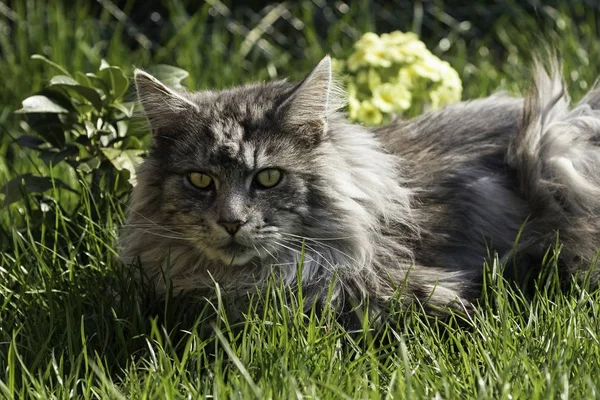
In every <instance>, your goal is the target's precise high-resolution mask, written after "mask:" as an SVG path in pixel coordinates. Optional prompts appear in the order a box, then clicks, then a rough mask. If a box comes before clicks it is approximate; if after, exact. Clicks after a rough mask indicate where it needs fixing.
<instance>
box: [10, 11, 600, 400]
mask: <svg viewBox="0 0 600 400" xmlns="http://www.w3.org/2000/svg"><path fill="white" fill-rule="evenodd" d="M185 3H186V2H184V1H183V0H162V1H154V2H142V1H131V0H129V1H119V2H110V1H106V0H102V1H98V2H88V1H74V2H66V1H65V2H63V1H52V2H47V1H41V0H27V1H25V0H15V1H9V2H8V3H6V2H0V32H1V34H0V71H2V73H1V74H0V76H1V77H2V79H1V80H0V81H1V82H2V91H0V187H1V186H3V185H4V183H5V182H8V181H10V180H11V179H13V178H15V177H16V176H18V175H20V174H25V173H31V174H33V175H35V176H41V177H50V178H51V181H52V182H54V183H53V185H54V187H49V188H48V190H46V191H44V192H43V193H37V192H36V193H29V194H25V195H24V196H23V198H22V199H19V200H18V201H15V202H12V203H11V204H10V205H8V204H5V203H8V201H7V195H6V194H5V193H0V202H1V203H2V204H3V205H2V206H1V207H2V208H1V211H0V252H1V253H0V256H1V259H0V398H7V399H10V398H72V397H73V398H101V399H105V398H115V399H116V398H148V399H155V398H169V399H170V398H173V399H176V398H201V397H212V398H300V397H307V398H334V399H342V398H444V399H450V398H482V399H487V398H490V399H496V398H506V399H517V398H527V399H548V398H559V397H560V398H565V399H566V398H569V397H570V398H573V399H584V398H600V342H599V340H600V337H599V336H600V291H598V290H597V289H595V288H590V287H589V286H588V285H586V284H585V283H581V284H575V285H572V286H569V287H564V286H561V285H559V284H558V282H557V278H556V274H555V272H556V259H557V256H558V255H559V253H560V250H561V246H560V243H557V245H556V246H554V247H553V248H551V249H548V253H547V257H546V260H545V261H546V262H545V271H546V273H545V274H544V276H543V277H542V278H540V279H539V281H538V282H537V285H536V287H535V288H534V289H533V290H529V291H527V292H526V293H523V292H522V291H521V290H520V289H519V288H517V287H515V286H514V285H512V284H511V283H510V282H506V281H505V280H504V279H503V278H502V277H501V271H502V268H503V266H502V265H500V264H499V263H498V261H497V259H496V258H495V256H494V254H490V256H489V260H488V262H487V263H486V264H485V265H483V263H482V268H485V269H486V275H485V276H486V284H485V290H484V294H483V296H482V298H481V299H480V301H479V302H478V305H477V307H476V310H475V311H474V313H473V315H471V316H469V317H465V316H462V315H451V316H449V317H448V318H444V319H439V318H435V317H428V316H425V315H424V314H423V312H422V310H420V309H419V308H418V307H417V306H415V307H413V308H411V309H409V310H398V311H396V312H393V313H391V315H390V317H389V318H388V319H387V320H386V321H383V322H381V321H380V323H377V324H371V323H369V322H368V321H369V320H370V318H368V317H369V316H364V317H365V318H363V319H362V320H363V323H362V326H353V327H351V328H350V329H348V328H347V327H344V326H342V324H340V321H337V320H336V317H335V315H334V314H333V313H332V312H331V310H324V311H322V312H317V311H316V310H313V311H312V312H309V313H303V312H302V311H301V310H300V307H299V304H301V302H302V293H301V291H300V292H291V291H290V290H289V289H288V288H285V287H281V286H280V285H279V284H278V282H276V281H273V282H272V283H271V286H270V288H269V289H268V290H266V291H265V293H264V294H262V295H261V296H255V297H254V298H252V299H251V301H250V305H249V306H246V307H245V308H244V309H242V310H241V313H240V312H238V311H240V310H239V309H236V310H237V311H236V312H234V311H233V310H234V309H235V308H234V307H229V306H228V304H227V302H226V301H224V300H222V299H221V298H220V297H219V296H218V292H217V293H216V294H215V298H214V299H212V300H211V301H206V302H201V301H197V300H194V299H190V298H184V297H172V296H168V297H167V298H166V299H164V300H162V299H157V298H156V297H155V296H154V295H153V293H152V291H151V290H149V289H148V288H147V287H146V286H145V285H144V284H143V283H138V282H136V281H135V280H134V279H132V276H133V273H134V272H133V268H127V267H125V266H123V265H121V264H120V263H119V262H118V260H117V250H116V249H117V244H116V239H117V237H118V234H119V227H120V225H121V224H122V223H123V218H124V214H125V212H126V209H127V201H128V190H120V189H119V190H116V189H115V188H116V186H117V184H118V182H116V183H115V182H112V184H111V185H108V184H106V182H105V181H102V180H98V181H95V180H94V179H93V178H92V177H91V175H92V174H88V175H86V174H84V173H81V174H78V173H74V172H73V169H72V168H70V167H68V166H66V165H64V164H59V165H56V166H51V165H49V164H48V163H46V162H44V160H42V159H41V158H40V157H39V154H40V153H39V152H37V151H34V150H31V149H27V148H24V147H23V146H22V143H23V141H22V140H21V141H19V138H20V137H22V136H23V135H24V134H30V133H29V132H27V130H28V127H27V125H26V124H24V123H23V115H22V114H15V113H14V111H15V110H17V109H19V108H21V101H22V100H23V99H25V98H27V97H28V96H31V95H32V94H34V93H35V92H37V91H38V90H40V89H41V88H42V87H43V85H44V84H46V83H47V82H48V80H49V79H50V78H51V77H52V76H54V75H56V73H57V71H56V70H55V69H54V68H53V67H51V66H50V65H49V64H48V63H46V62H42V61H40V60H39V58H38V59H32V58H31V56H32V55H33V54H39V55H43V56H44V57H47V58H48V59H50V60H52V61H53V62H56V63H58V64H59V65H61V66H63V67H64V68H65V69H66V70H67V71H71V72H74V71H81V72H95V71H98V68H99V67H100V66H101V65H103V64H101V62H102V60H103V59H104V60H106V62H107V63H108V64H110V65H113V66H117V67H119V68H120V69H122V71H123V72H124V74H125V76H128V77H131V73H132V71H133V68H134V66H137V67H143V68H149V67H151V66H152V65H157V64H170V65H174V66H177V67H179V68H182V69H184V70H186V71H188V72H189V74H190V75H189V77H188V79H187V80H186V82H185V83H186V85H187V86H188V87H189V88H198V89H199V88H223V87H228V86H232V85H236V84H240V83H244V82H249V81H254V80H267V79H271V78H278V77H286V76H290V77H291V78H294V79H297V78H300V77H301V76H303V75H304V74H305V73H307V72H308V71H309V70H310V68H311V67H312V66H313V65H314V64H315V63H316V62H317V61H318V60H319V59H320V58H321V57H322V56H323V55H325V54H326V53H330V54H331V55H332V56H334V57H339V58H343V57H345V56H347V55H348V54H349V53H350V52H351V51H352V44H353V43H354V42H355V41H356V40H357V39H358V38H359V37H360V36H361V34H362V33H365V32H369V31H375V32H378V33H383V32H387V31H391V30H395V29H400V30H404V31H414V32H416V33H418V34H420V35H421V38H422V40H423V41H425V43H426V44H427V45H428V48H429V49H431V51H432V52H433V53H434V54H436V55H437V56H438V57H440V58H442V59H444V60H446V61H448V62H450V64H451V65H452V66H453V67H454V68H455V69H456V70H457V71H458V72H459V74H460V76H461V79H462V82H463V87H464V90H463V99H472V98H477V97H482V96H486V95H489V94H491V93H493V92H494V91H497V90H506V91H509V92H510V93H513V94H515V95H518V94H522V93H525V91H526V90H527V89H528V87H529V86H530V74H529V68H528V66H529V63H530V61H531V59H532V56H533V54H534V53H535V51H536V49H542V48H543V46H544V45H547V44H549V43H551V44H552V45H553V46H555V47H556V48H557V49H558V52H559V53H560V54H561V56H562V59H563V62H564V71H565V77H566V80H567V82H568V85H569V88H570V91H571V94H572V96H573V97H574V98H575V99H578V98H580V97H581V96H582V95H583V94H585V92H586V90H588V89H589V88H590V87H592V86H593V85H594V84H595V81H596V79H597V77H598V76H600V63H599V62H598V60H600V40H599V39H600V3H599V2H598V1H596V0H590V1H586V2H584V1H573V2H570V3H569V4H568V5H567V2H561V1H554V2H546V5H544V6H541V5H538V6H534V4H537V2H533V1H531V2H526V1H522V2H521V1H500V0H496V1H483V0H479V1H474V2H472V3H471V4H470V5H469V6H465V5H464V4H466V3H464V2H459V1H446V2H444V1H422V2H416V3H415V4H411V2H406V1H397V2H381V1H380V2H377V1H356V2H351V3H352V4H350V5H349V6H348V5H346V4H345V3H343V2H341V1H340V2H325V1H307V0H301V1H298V2H288V3H285V4H281V5H279V6H277V5H273V6H271V7H268V8H266V9H265V8H263V7H264V5H263V4H262V3H261V2H250V4H251V7H234V4H233V2H231V1H229V2H221V1H219V0H210V1H206V2H202V3H200V2H198V5H197V6H194V7H191V6H186V4H185ZM237 3H239V4H241V2H237ZM549 4H551V5H549ZM152 7H155V8H152ZM125 98H126V99H129V100H132V99H133V98H134V93H132V91H131V89H130V90H129V91H128V92H127V93H126V94H125ZM130 129H131V132H138V133H139V132H141V133H140V135H142V134H143V133H144V131H143V127H142V126H141V125H139V124H138V123H137V121H134V122H132V123H131V128H130ZM448 134H452V132H448ZM19 143H21V145H20V144H19ZM136 143H137V142H136ZM145 143H147V140H146V139H145V137H144V136H143V135H142V136H140V141H139V145H140V146H145ZM58 182H64V183H65V184H66V185H68V186H70V187H71V188H72V189H73V190H66V189H64V188H61V187H60V185H59V184H58ZM126 187H127V186H126ZM120 188H121V189H122V186H121V187H120Z"/></svg>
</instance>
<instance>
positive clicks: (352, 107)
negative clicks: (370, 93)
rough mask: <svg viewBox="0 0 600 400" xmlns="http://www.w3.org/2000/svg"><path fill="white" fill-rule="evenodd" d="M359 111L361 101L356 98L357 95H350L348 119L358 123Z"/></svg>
mask: <svg viewBox="0 0 600 400" xmlns="http://www.w3.org/2000/svg"><path fill="white" fill-rule="evenodd" d="M359 110H360V100H358V99H357V98H356V94H355V93H348V118H350V119H351V120H353V121H356V120H357V119H358V112H359Z"/></svg>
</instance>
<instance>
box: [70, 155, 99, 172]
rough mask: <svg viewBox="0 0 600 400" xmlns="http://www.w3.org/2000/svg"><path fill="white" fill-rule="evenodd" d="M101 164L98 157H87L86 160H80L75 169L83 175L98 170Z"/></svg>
mask: <svg viewBox="0 0 600 400" xmlns="http://www.w3.org/2000/svg"><path fill="white" fill-rule="evenodd" d="M101 163H102V161H101V160H100V158H99V157H88V158H85V159H83V160H81V161H80V162H79V163H78V164H77V165H76V168H77V169H78V170H80V171H81V172H83V173H86V174H89V173H90V172H92V171H93V170H95V169H98V168H99V167H100V164H101Z"/></svg>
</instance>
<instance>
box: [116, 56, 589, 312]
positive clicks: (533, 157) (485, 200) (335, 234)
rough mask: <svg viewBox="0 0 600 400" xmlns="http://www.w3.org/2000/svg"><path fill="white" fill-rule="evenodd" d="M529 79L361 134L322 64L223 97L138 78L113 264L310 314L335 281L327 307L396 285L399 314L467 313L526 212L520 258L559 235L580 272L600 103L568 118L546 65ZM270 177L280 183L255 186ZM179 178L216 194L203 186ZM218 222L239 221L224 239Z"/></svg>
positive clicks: (381, 295) (178, 288)
mask: <svg viewBox="0 0 600 400" xmlns="http://www.w3.org/2000/svg"><path fill="white" fill-rule="evenodd" d="M536 76H537V78H536V84H535V89H534V90H533V92H532V94H531V95H530V96H529V97H527V99H526V100H525V101H523V100H522V99H515V98H511V97H508V96H506V95H501V94H499V95H494V96H491V97H489V98H486V99H481V100H475V101H471V102H465V103H460V104H457V105H454V106H450V107H447V108H445V109H443V110H440V111H435V112H430V113H428V114H425V115H423V116H421V117H419V118H416V119H414V120H409V121H400V120H398V121H395V122H393V123H391V124H390V125H388V126H385V127H382V128H379V129H375V130H373V131H370V130H368V129H366V128H364V127H361V126H358V125H352V124H349V123H348V122H347V121H346V120H345V119H344V117H343V116H342V115H341V114H339V113H338V112H337V111H336V110H337V109H338V107H339V105H340V104H342V102H341V99H342V97H341V96H340V95H339V90H338V89H336V88H337V86H336V85H335V82H334V80H333V79H332V77H331V65H330V60H329V58H325V59H324V60H323V61H322V62H321V63H319V65H318V66H317V67H316V68H315V69H314V70H313V71H312V72H311V73H310V74H309V75H308V77H307V78H306V79H305V80H303V81H302V82H300V83H298V84H292V83H287V82H285V81H278V82H272V83H266V84H255V85H248V86H242V87H238V88H234V89H229V90H224V91H220V92H209V91H206V92H198V93H177V92H174V91H173V90H171V89H168V88H166V87H165V86H163V85H162V84H161V83H159V82H158V81H156V80H155V79H153V78H152V77H151V76H149V75H147V74H145V73H143V72H141V71H136V76H135V80H136V86H137V89H138V94H139V97H140V101H141V103H142V105H143V107H144V110H145V113H146V115H147V117H148V119H149V121H150V123H151V127H152V130H153V134H154V137H153V149H152V151H151V154H150V157H149V158H148V159H147V160H146V161H145V162H144V164H143V165H142V166H141V168H140V170H139V175H138V181H139V183H138V185H137V187H136V188H135V189H134V192H133V198H132V203H131V210H130V213H129V217H128V222H127V225H126V227H125V229H124V234H123V238H122V245H123V249H122V253H121V257H122V259H123V261H125V262H126V263H132V262H133V261H134V260H135V259H136V258H137V257H139V259H140V261H141V265H142V267H143V271H144V273H145V274H146V275H147V276H149V277H150V278H151V279H152V280H153V282H155V284H156V287H157V289H158V290H159V292H164V291H165V290H166V287H167V283H166V282H169V284H170V285H171V287H172V289H173V291H174V292H175V293H177V292H182V291H185V292H194V293H199V294H202V295H204V294H207V293H210V292H212V291H213V290H214V285H215V282H216V283H217V284H219V286H220V287H221V290H222V291H225V292H226V293H231V294H242V293H246V292H251V291H253V290H257V289H258V290H260V287H261V284H262V283H264V282H265V280H266V278H267V277H268V276H269V275H270V274H271V273H272V272H274V273H275V274H277V275H278V276H280V277H281V278H282V279H283V280H284V281H285V282H286V283H287V284H289V285H291V286H293V287H295V286H297V285H299V284H301V285H302V286H303V290H304V293H305V295H306V298H307V299H308V300H307V305H310V304H312V302H313V301H314V300H323V299H325V296H326V295H327V293H328V290H329V288H330V286H331V285H333V286H332V288H333V293H332V294H333V300H334V301H337V300H341V301H343V300H348V299H353V300H355V301H361V300H364V299H367V300H368V301H369V302H370V304H371V305H374V306H378V305H382V304H385V302H386V301H388V300H389V299H390V297H391V296H394V295H395V293H396V292H397V291H398V290H400V292H401V293H402V297H401V299H402V300H403V301H404V302H405V303H409V302H411V301H414V300H418V301H419V302H421V303H423V304H426V305H427V306H428V307H431V308H437V307H442V308H447V307H454V308H456V307H458V308H463V307H464V306H465V305H467V304H468V303H469V301H470V300H471V299H472V298H473V297H474V296H476V294H477V292H478V288H479V282H480V279H481V273H482V266H483V263H484V260H485V258H486V256H487V255H488V249H491V250H492V251H495V252H497V253H498V254H499V255H500V256H503V255H506V254H509V253H510V252H511V251H512V250H513V242H514V240H515V237H516V235H517V233H518V231H519V229H520V228H521V226H522V225H523V223H524V222H525V221H526V220H527V219H528V221H529V222H528V223H527V225H526V229H525V231H524V235H525V236H526V237H525V238H524V239H523V241H524V243H528V245H529V246H528V247H527V249H523V251H524V252H526V251H531V252H534V253H535V252H536V251H540V249H543V248H545V247H546V246H548V245H550V244H552V243H554V239H555V235H556V232H560V236H561V238H562V239H563V241H564V242H565V243H566V244H567V246H566V247H565V251H563V253H562V254H563V256H564V262H565V265H566V266H567V267H566V268H567V269H568V270H569V271H570V272H575V270H576V268H577V266H578V265H581V262H582V261H583V262H586V261H590V260H591V258H592V256H593V253H594V251H595V250H596V248H597V247H599V246H600V237H599V235H600V224H599V222H598V221H599V220H598V218H597V217H596V216H597V215H598V213H599V212H600V201H599V200H598V199H599V197H598V194H600V174H599V173H598V172H597V169H598V168H597V165H598V164H599V163H600V149H598V148H597V144H598V143H599V141H598V137H599V135H600V114H599V112H598V111H595V110H593V109H592V106H590V105H596V104H599V103H600V94H598V92H591V93H590V94H589V95H588V97H586V99H584V100H583V101H582V103H581V104H579V105H577V106H576V107H575V108H573V109H570V105H569V104H570V101H569V98H568V96H567V94H566V92H565V90H564V86H563V84H562V81H561V80H560V79H559V75H558V72H557V69H556V68H555V69H554V70H553V71H552V74H551V75H550V76H549V75H548V74H547V73H546V72H545V71H544V70H543V69H542V68H539V67H538V69H537V72H536ZM267 167H277V168H280V169H281V170H283V173H284V178H283V180H282V181H281V183H280V184H279V185H277V186H275V187H273V188H271V189H259V188H257V187H256V185H254V184H253V183H252V177H253V174H255V173H256V172H257V171H259V170H261V169H263V168H267ZM188 172H206V173H209V174H210V175H211V176H214V177H215V178H216V181H217V185H216V187H215V188H214V189H212V190H210V191H202V190H199V189H197V188H195V187H193V186H192V185H191V184H190V183H189V182H187V180H186V173H188ZM224 218H225V219H228V220H231V219H234V220H240V221H244V222H245V224H244V225H243V226H242V228H241V229H240V231H239V232H238V233H237V234H236V235H235V236H234V239H232V237H231V236H230V235H229V234H228V233H227V232H226V231H225V230H224V229H223V227H221V226H219V224H218V221H219V220H222V219H224ZM231 240H235V241H237V243H240V244H241V245H243V246H237V245H236V246H233V247H232V246H229V247H226V246H227V243H229V241H231ZM244 246H245V247H244ZM303 248H304V264H303V270H302V278H301V279H302V282H297V277H298V276H297V275H298V274H297V264H298V261H299V259H300V254H301V250H302V249H303ZM532 249H533V250H532Z"/></svg>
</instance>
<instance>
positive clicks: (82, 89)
mask: <svg viewBox="0 0 600 400" xmlns="http://www.w3.org/2000/svg"><path fill="white" fill-rule="evenodd" d="M48 86H49V87H60V88H64V89H65V90H72V91H74V92H76V93H78V94H79V95H81V96H82V97H83V98H85V99H86V100H88V101H89V102H90V103H92V105H93V106H94V107H95V108H96V110H101V109H102V106H103V104H102V99H101V97H100V94H99V93H98V92H97V91H96V90H95V89H93V88H90V87H87V86H83V85H82V84H80V83H79V82H77V81H76V80H75V79H73V78H71V77H69V76H65V75H57V76H55V77H53V78H52V79H50V83H49V84H48Z"/></svg>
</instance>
